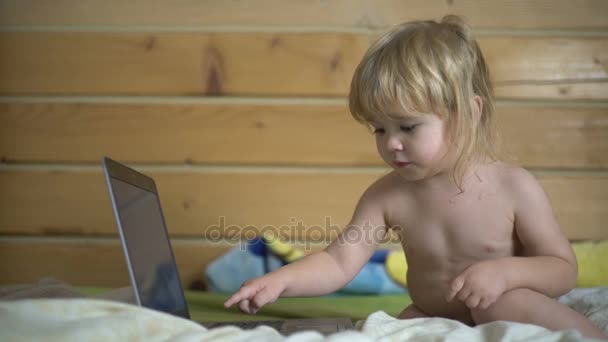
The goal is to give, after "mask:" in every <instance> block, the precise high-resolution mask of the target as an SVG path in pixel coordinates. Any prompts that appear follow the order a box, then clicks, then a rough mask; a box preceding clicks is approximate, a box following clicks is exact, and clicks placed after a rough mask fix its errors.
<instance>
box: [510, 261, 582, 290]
mask: <svg viewBox="0 0 608 342" xmlns="http://www.w3.org/2000/svg"><path fill="white" fill-rule="evenodd" d="M498 262H499V263H501V266H502V267H504V268H503V269H504V270H505V272H506V276H507V287H508V289H509V290H511V289H516V288H529V289H532V290H535V291H537V292H540V293H543V294H545V295H546V296H549V297H553V298H555V297H559V296H561V295H563V294H565V293H567V292H569V291H570V290H572V289H573V288H574V287H575V286H576V280H577V275H578V268H577V266H576V265H573V264H571V263H569V262H567V261H566V260H564V259H561V258H558V257H553V256H536V257H508V258H502V259H499V260H498Z"/></svg>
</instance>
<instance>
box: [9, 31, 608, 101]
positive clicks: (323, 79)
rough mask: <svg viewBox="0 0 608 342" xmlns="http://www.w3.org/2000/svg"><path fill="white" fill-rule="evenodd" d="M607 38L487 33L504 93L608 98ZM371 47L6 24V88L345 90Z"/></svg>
mask: <svg viewBox="0 0 608 342" xmlns="http://www.w3.org/2000/svg"><path fill="white" fill-rule="evenodd" d="M607 42H608V38H606V37H556V38H550V37H543V38H539V37H517V36H515V37H501V36H496V37H484V38H483V39H481V40H480V43H481V44H482V48H483V49H484V51H485V53H486V55H487V57H488V63H489V64H490V68H491V70H492V74H493V80H494V82H495V83H496V85H497V94H498V95H504V96H505V97H510V98H517V97H522V98H531V97H539V98H555V99H573V98H580V99H608V71H607V69H606V67H605V66H606V65H608V44H607ZM367 46H368V37H367V36H366V35H365V34H355V33H336V32H324V33H271V32H257V33H235V32H217V33H188V32H175V33H160V32H149V33H147V32H105V33H101V32H1V33H0V50H2V51H3V55H2V58H0V74H2V75H3V77H2V82H0V94H3V95H31V94H47V95H67V94H72V95H86V94H89V95H90V94H98V95H197V96H208V95H260V96H345V95H346V94H347V92H348V88H349V84H350V79H351V77H352V73H353V71H354V69H355V67H356V65H357V64H358V62H359V59H360V58H361V56H362V55H363V53H364V51H365V49H366V48H367ZM48 51H53V54H51V55H49V54H48V53H47V52H48ZM39 56H45V58H39ZM91 80H95V81H94V82H92V81H91ZM501 87H503V88H504V90H501V89H502V88H501ZM537 87H538V88H539V91H538V92H536V91H535V90H534V89H536V88H537ZM569 87H574V88H575V89H574V90H570V89H569ZM501 92H503V93H501Z"/></svg>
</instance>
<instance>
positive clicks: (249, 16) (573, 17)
mask: <svg viewBox="0 0 608 342" xmlns="http://www.w3.org/2000/svg"><path fill="white" fill-rule="evenodd" d="M447 13H456V14H461V15H464V16H465V17H466V18H467V20H468V22H469V23H470V24H471V25H472V26H473V27H474V29H475V32H476V33H477V35H478V37H479V41H480V44H481V46H482V49H483V51H484V53H485V54H486V58H487V60H488V62H489V64H490V68H491V72H492V75H493V81H494V83H495V87H496V93H497V96H498V103H497V106H498V115H499V117H500V118H499V121H500V127H501V130H502V133H503V135H504V136H505V138H506V140H507V145H508V148H509V149H510V151H511V152H512V154H513V155H514V156H515V157H516V158H517V159H518V160H519V162H520V163H521V164H522V165H524V166H525V167H527V168H529V169H531V170H532V171H533V172H534V173H535V174H536V175H537V176H538V178H539V179H540V181H541V182H542V184H543V185H544V187H545V189H546V191H547V193H548V195H549V197H550V199H551V201H552V203H553V205H554V208H555V211H556V214H557V217H558V220H559V221H560V223H561V225H562V227H563V229H564V230H565V231H566V233H567V234H568V236H569V237H570V238H571V239H586V238H590V239H600V238H606V237H608V226H607V224H606V222H608V172H607V171H608V2H606V1H603V0H555V1H548V0H530V1H503V0H479V1H474V0H457V1H454V0H447V1H446V0H444V1H438V0H437V1H436V0H402V1H397V0H379V1H373V0H329V1H313V0H300V1H281V0H267V1H264V0H250V1H219V0H217V1H204V2H203V1H200V2H197V1H185V0H178V1H171V2H167V1H161V0H150V1H121V0H103V1H102V0H80V1H76V0H56V1H52V2H44V1H35V0H0V51H1V53H0V160H1V161H0V269H2V272H0V284H8V283H19V282H29V281H34V280H36V279H38V278H40V277H43V276H54V277H57V278H59V279H62V280H65V281H68V282H70V283H73V284H76V285H95V286H122V285H126V284H128V278H127V275H126V270H125V267H124V259H123V256H122V251H121V250H120V245H119V241H118V240H117V234H116V226H115V223H114V219H113V216H112V211H111V208H110V205H109V199H108V195H107V191H106V189H105V184H104V180H103V177H102V173H101V166H100V160H101V157H102V156H103V155H108V156H110V157H112V158H114V159H117V160H119V161H122V162H126V163H128V164H129V165H132V166H135V167H136V168H137V169H139V170H141V171H143V172H145V173H149V174H150V175H152V176H154V177H155V178H156V179H157V184H158V187H159V191H160V194H161V198H162V203H163V206H164V210H165V214H166V219H167V223H168V226H169V230H170V234H171V236H172V238H173V246H174V250H175V253H176V258H177V260H178V264H179V267H180V269H181V272H182V278H183V279H184V281H185V282H186V283H187V284H189V283H190V282H191V281H193V280H194V279H196V278H197V277H200V275H201V274H202V273H203V269H204V265H205V264H206V263H208V262H209V261H210V260H212V259H213V258H215V257H217V256H218V255H221V254H222V253H223V252H225V251H226V250H227V249H228V248H230V247H232V246H234V245H235V243H234V242H231V241H228V240H226V239H219V241H217V239H211V237H210V235H209V233H210V232H213V231H214V230H213V226H214V225H219V224H220V222H221V220H223V222H224V223H225V225H226V226H229V225H238V226H240V227H245V226H248V225H249V226H256V227H258V228H259V227H263V226H268V225H272V226H275V227H280V226H289V225H294V224H297V222H302V224H303V225H304V226H305V227H307V229H304V230H303V231H302V234H299V235H298V236H296V237H298V238H300V240H304V242H305V241H311V239H312V238H315V235H314V234H315V233H318V232H319V229H311V227H313V226H318V227H327V226H329V225H331V226H332V227H333V226H341V225H344V224H345V223H347V222H348V219H349V218H350V215H351V214H352V210H353V207H354V204H355V203H356V201H357V199H358V197H359V195H360V194H361V193H362V192H363V190H364V189H365V188H366V187H367V185H369V184H370V183H371V182H373V181H374V180H375V179H376V178H377V177H379V176H381V175H382V174H384V173H385V172H386V169H385V168H384V167H383V166H382V163H381V161H380V159H379V158H378V157H377V156H376V152H375V146H374V141H373V137H372V136H371V135H370V134H369V133H367V131H366V130H365V129H364V128H363V127H360V126H358V125H357V124H356V123H355V122H354V120H353V119H351V118H350V116H349V114H348V110H347V106H346V94H347V92H348V86H349V82H350V78H351V76H352V72H353V70H354V68H355V66H356V65H357V63H358V61H359V59H360V57H361V56H362V54H363V53H364V51H365V49H366V48H367V47H368V45H369V43H370V41H371V40H372V39H374V38H375V37H377V36H378V35H379V34H380V33H381V32H383V30H385V29H386V28H387V27H389V26H391V25H393V24H396V23H399V22H401V21H404V20H414V19H430V18H434V19H437V18H440V17H441V16H442V15H444V14H447ZM327 217H329V222H328V221H327V220H328V219H327ZM222 218H223V219H222ZM313 228H314V227H313ZM215 232H217V230H215ZM206 233H207V234H206ZM307 239H308V240H307Z"/></svg>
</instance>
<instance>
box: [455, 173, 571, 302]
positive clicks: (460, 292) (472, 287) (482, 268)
mask: <svg viewBox="0 0 608 342" xmlns="http://www.w3.org/2000/svg"><path fill="white" fill-rule="evenodd" d="M508 189H509V191H512V195H513V196H512V198H513V205H514V209H515V210H514V213H515V217H514V219H515V222H514V225H515V233H516V235H517V238H518V239H519V241H521V243H522V247H523V256H522V257H505V258H499V259H493V260H486V261H481V262H479V263H476V264H473V265H471V266H469V267H468V268H467V269H465V271H463V272H462V273H461V274H460V275H458V276H457V277H456V278H454V279H453V280H452V281H451V283H450V286H449V288H450V290H449V293H448V295H447V300H448V301H451V300H452V299H454V298H458V299H459V300H461V301H463V302H465V303H466V305H467V306H468V307H470V308H476V307H479V308H481V309H482V310H483V309H486V308H487V307H489V306H490V305H491V304H492V303H493V302H495V301H496V300H497V299H498V297H500V296H501V295H502V294H503V293H504V292H507V291H509V290H512V289H516V288H528V289H531V290H534V291H536V292H540V293H543V294H545V295H546V296H549V297H554V298H555V297H558V296H560V295H563V294H565V293H567V292H568V291H570V290H572V289H573V288H574V287H575V286H576V280H577V274H578V267H577V264H576V256H575V255H574V251H573V250H572V247H571V246H570V243H569V242H568V239H567V238H566V237H565V236H564V234H563V233H562V232H561V230H560V228H559V225H558V223H557V221H556V220H555V217H554V215H553V210H552V209H551V205H550V204H549V200H548V199H547V196H546V195H545V193H544V191H543V189H542V187H541V186H540V184H538V182H537V181H536V179H535V178H534V176H532V175H531V174H530V173H529V172H527V171H525V170H523V169H521V170H517V171H516V172H515V175H514V176H513V177H512V180H511V182H509V184H508Z"/></svg>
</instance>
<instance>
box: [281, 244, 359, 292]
mask: <svg viewBox="0 0 608 342" xmlns="http://www.w3.org/2000/svg"><path fill="white" fill-rule="evenodd" d="M272 273H273V274H272V276H275V277H277V278H279V279H280V281H282V282H283V283H284V284H285V290H284V291H283V293H282V294H281V297H297V296H303V297H308V296H321V295H325V294H328V293H332V292H335V291H337V290H338V289H340V288H342V287H344V286H345V285H346V284H347V283H348V281H350V279H347V278H348V277H347V276H346V274H345V273H344V272H343V271H342V269H341V267H340V266H339V265H338V263H337V261H336V260H335V259H334V258H333V257H332V256H331V255H330V254H329V253H327V252H326V251H322V252H318V253H313V254H310V255H308V256H306V257H305V258H303V259H300V260H298V261H296V262H294V263H292V264H288V265H285V266H283V267H281V268H279V269H277V270H275V271H274V272H272Z"/></svg>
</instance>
